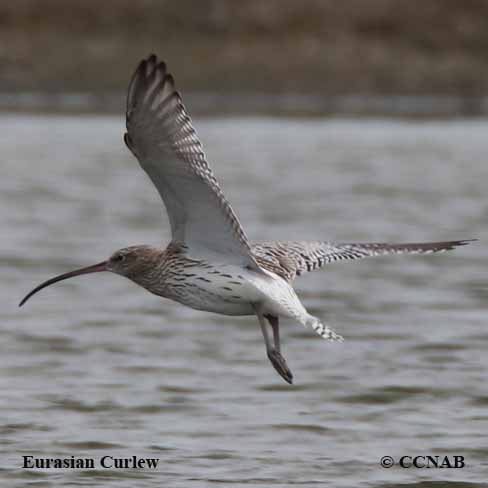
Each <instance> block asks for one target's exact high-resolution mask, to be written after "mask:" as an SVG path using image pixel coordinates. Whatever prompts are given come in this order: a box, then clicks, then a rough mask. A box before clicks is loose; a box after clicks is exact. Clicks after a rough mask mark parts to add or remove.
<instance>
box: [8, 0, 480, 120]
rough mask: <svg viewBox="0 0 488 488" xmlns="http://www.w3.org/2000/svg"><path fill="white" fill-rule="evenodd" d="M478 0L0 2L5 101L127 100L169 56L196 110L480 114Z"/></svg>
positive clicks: (94, 107) (71, 105)
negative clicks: (138, 78)
mask: <svg viewBox="0 0 488 488" xmlns="http://www.w3.org/2000/svg"><path fill="white" fill-rule="evenodd" d="M487 51H488V2H486V1H481V0H466V1H463V2H460V1H459V0H429V1H428V2H411V1H409V0H368V1H367V2H365V1H364V0H346V1H344V2H337V1H335V0H302V1H300V2H297V1H296V0H266V1H263V0H247V1H246V2H232V1H229V0H179V1H178V2H171V1H167V0H140V1H138V2H134V1H133V0H105V1H104V2H100V1H99V0H83V1H79V0H43V1H42V2H41V1H39V0H16V1H15V2H0V109H3V110H9V111H12V110H13V111H44V112H46V111H56V112H70V111H75V112H77V111H87V112H121V111H122V110H123V106H124V97H125V95H124V93H125V91H126V89H127V86H128V83H129V79H130V76H131V74H132V73H133V70H134V68H135V67H136V66H137V64H138V62H139V61H140V60H141V59H142V58H145V57H146V56H148V55H149V54H150V53H155V54H157V55H158V56H159V58H160V59H162V60H164V61H166V62H167V64H168V67H169V71H170V72H171V73H172V74H173V75H174V77H175V79H176V83H177V87H178V89H179V90H181V92H182V93H183V96H184V99H185V101H186V104H187V105H188V107H189V109H190V111H191V112H192V113H198V114H230V113H232V114H237V115H239V114H270V113H271V114H275V113H276V114H278V115H302V114H303V115H329V114H344V115H392V116H447V117H451V116H478V115H485V114H486V113H487V111H488V108H487V101H486V98H487V97H488V57H487V56H486V53H487Z"/></svg>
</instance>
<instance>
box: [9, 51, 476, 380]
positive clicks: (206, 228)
mask: <svg viewBox="0 0 488 488" xmlns="http://www.w3.org/2000/svg"><path fill="white" fill-rule="evenodd" d="M126 125H127V132H126V134H125V135H124V141H125V143H126V145H127V147H128V148H129V149H130V151H131V152H132V154H134V156H135V157H136V158H137V160H138V161H139V163H140V165H141V166H142V169H144V171H145V172H146V173H147V175H148V176H149V178H150V179H151V181H152V182H153V184H154V186H155V187H156V189H157V190H158V192H159V194H160V196H161V198H162V200H163V202H164V205H165V207H166V210H167V213H168V217H169V222H170V225H171V233H172V240H171V242H170V243H169V245H168V246H167V247H166V248H159V247H152V246H147V245H137V246H130V247H126V248H123V249H119V250H118V251H116V252H115V253H114V254H112V256H110V257H109V258H108V259H107V260H105V261H102V262H101V263H98V264H95V265H92V266H88V267H85V268H81V269H77V270H75V271H71V272H69V273H65V274H62V275H59V276H56V277H54V278H51V279H50V280H47V281H45V282H43V283H41V284H40V285H39V286H37V287H36V288H34V289H33V290H32V291H31V292H30V293H28V294H27V295H26V296H25V298H24V299H23V300H22V301H21V302H20V305H19V306H22V305H23V304H24V303H25V302H26V301H27V300H28V299H29V298H30V297H31V296H32V295H34V294H35V293H37V292H38V291H39V290H41V289H42V288H45V287H46V286H49V285H52V284H53V283H56V282H58V281H61V280H65V279H67V278H72V277H74V276H79V275H82V274H87V273H95V272H100V271H110V272H112V273H116V274H118V275H121V276H125V277H126V278H129V279H130V280H132V281H133V282H135V283H137V284H138V285H140V286H142V287H143V288H145V289H146V290H148V291H149V292H151V293H154V294H155V295H158V296H161V297H164V298H169V299H171V300H175V301H176V302H179V303H181V304H183V305H186V306H188V307H191V308H194V309H197V310H204V311H209V312H215V313H219V314H224V315H256V316H257V319H258V322H259V325H260V327H261V332H262V334H263V338H264V343H265V346H266V352H267V355H268V358H269V360H270V361H271V363H272V365H273V366H274V368H275V369H276V371H277V372H278V373H279V374H280V375H281V376H282V378H283V379H284V380H285V381H287V382H288V383H292V379H293V375H292V373H291V371H290V369H289V367H288V365H287V364H286V361H285V359H284V357H283V355H282V354H281V344H280V333H279V320H280V318H284V317H288V318H292V319H294V320H296V321H297V322H299V323H300V324H302V325H304V326H311V327H312V328H313V329H314V330H315V331H316V332H317V334H319V335H320V336H321V337H322V338H324V339H326V340H330V341H342V340H343V339H342V337H341V336H340V335H339V334H337V333H335V332H334V331H333V330H332V329H331V328H330V327H329V326H328V325H325V324H323V323H322V322H321V321H320V319H318V318H317V317H314V316H313V315H311V314H309V313H308V312H307V310H306V309H305V307H304V306H303V305H302V303H301V302H300V299H299V298H298V296H297V295H296V293H295V291H294V289H293V281H294V279H295V278H296V277H297V276H300V275H302V274H304V273H306V272H308V271H313V270H315V269H318V268H321V267H322V266H324V265H326V264H328V263H331V262H333V261H340V260H348V259H361V258H365V257H369V256H382V255H385V254H405V253H406V254H427V253H433V252H438V251H446V250H449V249H453V248H455V247H457V246H462V245H465V244H467V243H468V242H469V241H467V240H462V241H446V242H427V243H410V244H384V243H367V244H362V243H331V242H326V241H298V240H297V241H267V242H257V243H253V242H251V241H249V239H248V238H247V236H246V234H245V232H244V230H243V228H242V226H241V224H240V222H239V220H238V218H237V216H236V214H235V213H234V211H233V209H232V207H231V206H230V204H229V202H228V201H227V199H226V198H225V196H224V193H223V192H222V189H221V187H220V186H219V184H218V182H217V180H216V179H215V176H214V174H213V172H212V170H211V169H210V166H209V165H208V163H207V160H206V157H205V154H204V152H203V149H202V144H201V143H200V140H199V138H198V136H197V134H196V132H195V129H194V128H193V124H192V121H191V119H190V117H189V116H188V113H187V110H186V108H185V106H184V105H183V102H182V99H181V95H180V93H179V92H178V91H177V90H176V88H175V82H174V79H173V76H172V75H171V74H170V73H168V70H167V67H166V64H165V63H164V62H159V61H158V59H157V58H156V56H154V55H151V56H149V57H148V58H147V59H145V60H143V61H141V63H140V64H139V66H138V67H137V69H136V71H135V73H134V75H133V77H132V81H131V82H130V85H129V90H128V95H127V113H126Z"/></svg>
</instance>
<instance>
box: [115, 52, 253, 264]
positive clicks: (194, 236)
mask: <svg viewBox="0 0 488 488" xmlns="http://www.w3.org/2000/svg"><path fill="white" fill-rule="evenodd" d="M124 140H125V143H126V144H127V146H128V147H129V149H130V150H131V151H132V153H133V154H134V155H135V156H136V158H137V159H138V160H139V162H140V164H141V166H142V168H143V169H144V171H146V173H147V174H148V175H149V177H150V178H151V180H152V182H153V183H154V185H155V186H156V188H157V190H158V192H159V194H160V195H161V197H162V199H163V201H164V204H165V206H166V210H167V212H168V216H169V221H170V224H171V231H172V236H173V241H174V242H178V243H184V244H186V245H187V246H188V247H189V248H190V249H192V250H193V251H195V250H197V251H199V252H203V253H205V252H206V251H211V252H214V253H218V254H219V255H220V256H221V257H222V258H223V259H225V260H226V261H227V262H235V263H238V264H243V265H250V266H252V267H257V265H256V263H255V261H254V258H253V256H252V253H251V251H250V245H249V242H248V240H247V237H246V235H245V234H244V231H243V229H242V227H241V225H240V223H239V221H238V219H237V217H236V215H235V214H234V211H233V210H232V208H231V206H230V204H229V202H228V201H227V200H226V199H225V197H224V194H223V192H222V190H221V188H220V186H219V184H218V183H217V180H216V179H215V177H214V175H213V173H212V170H211V169H210V167H209V166H208V163H207V161H206V159H205V154H204V153H203V149H202V144H201V143H200V141H199V139H198V136H197V134H196V132H195V129H194V128H193V126H192V122H191V119H190V117H189V116H188V114H187V112H186V109H185V107H184V105H183V103H182V101H181V96H180V94H179V93H178V92H177V91H176V90H175V83H174V80H173V77H172V76H171V74H169V73H168V72H167V69H166V64H165V63H164V62H158V60H157V58H156V56H154V55H151V56H150V57H149V58H148V59H145V60H143V61H142V62H141V63H140V64H139V66H138V68H137V70H136V72H135V73H134V76H133V78H132V81H131V83H130V86H129V91H128V95H127V133H126V134H125V136H124Z"/></svg>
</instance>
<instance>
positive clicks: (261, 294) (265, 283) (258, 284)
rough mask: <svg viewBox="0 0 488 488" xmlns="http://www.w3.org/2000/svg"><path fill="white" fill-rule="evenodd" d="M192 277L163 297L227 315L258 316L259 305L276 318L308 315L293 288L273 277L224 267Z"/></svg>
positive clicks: (168, 290)
mask: <svg viewBox="0 0 488 488" xmlns="http://www.w3.org/2000/svg"><path fill="white" fill-rule="evenodd" d="M217 270H218V271H217ZM192 274H193V275H194V276H191V277H190V278H187V279H185V280H184V282H183V281H181V282H180V281H175V282H174V283H172V286H169V287H168V289H167V290H165V293H164V295H163V296H165V297H166V298H170V299H172V300H175V301H177V302H179V303H182V304H183V305H186V306H187V307H191V308H194V309H197V310H205V311H207V312H215V313H220V314H223V315H254V314H255V308H254V306H255V305H259V306H260V308H261V310H263V311H264V313H270V314H273V315H276V316H282V317H283V316H284V317H293V318H296V319H298V320H300V319H302V320H303V319H304V317H305V316H306V315H307V312H306V311H305V309H304V308H303V305H302V304H301V303H300V300H299V299H298V297H297V295H296V294H295V292H294V290H293V288H292V287H291V286H290V285H289V284H288V283H287V282H285V281H284V280H283V279H281V278H280V277H278V276H276V275H274V274H272V273H266V274H264V273H260V272H254V271H249V270H246V269H243V268H241V267H239V266H235V265H221V266H218V267H217V266H216V267H214V268H211V269H205V268H199V269H198V270H195V269H192Z"/></svg>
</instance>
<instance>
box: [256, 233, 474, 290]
mask: <svg viewBox="0 0 488 488" xmlns="http://www.w3.org/2000/svg"><path fill="white" fill-rule="evenodd" d="M473 240H475V239H473ZM470 241H471V240H464V241H445V242H422V243H411V244H384V243H369V244H362V243H356V244H353V243H344V244H334V243H331V242H320V241H270V242H260V243H256V244H254V245H253V246H252V250H253V253H254V255H255V256H256V260H257V261H258V263H259V264H260V265H261V266H262V267H263V268H265V269H269V270H270V271H273V272H275V273H277V274H278V275H280V276H282V277H283V278H285V279H286V280H288V281H292V280H293V279H294V278H295V277H296V276H300V275H301V274H303V273H305V272H307V271H313V270H315V269H318V268H321V267H322V266H324V265H325V264H327V263H331V262H333V261H341V260H345V259H361V258H366V257H370V256H383V255H386V254H428V253H433V252H442V251H449V250H451V249H454V248H455V247H458V246H464V245H466V244H468V243H469V242H470Z"/></svg>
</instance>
